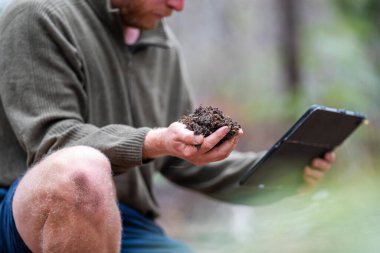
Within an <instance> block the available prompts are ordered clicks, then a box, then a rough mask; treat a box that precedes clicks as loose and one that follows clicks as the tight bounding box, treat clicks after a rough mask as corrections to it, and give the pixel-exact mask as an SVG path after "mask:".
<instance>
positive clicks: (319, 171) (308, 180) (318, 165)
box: [300, 152, 335, 192]
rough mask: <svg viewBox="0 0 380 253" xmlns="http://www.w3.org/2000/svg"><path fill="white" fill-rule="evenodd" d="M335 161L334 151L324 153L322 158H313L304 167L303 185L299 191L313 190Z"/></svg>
mask: <svg viewBox="0 0 380 253" xmlns="http://www.w3.org/2000/svg"><path fill="white" fill-rule="evenodd" d="M334 161H335V153H334V152H330V153H326V154H325V156H324V157H323V158H315V159H314V160H313V161H312V162H311V164H310V165H309V166H306V167H305V168H304V174H303V178H304V181H305V185H304V186H303V187H302V188H301V189H300V191H301V192H308V191H311V190H314V189H315V187H316V186H317V184H318V182H319V181H320V180H321V179H322V178H323V177H324V175H325V174H326V172H328V171H329V170H330V169H331V167H332V164H333V163H334Z"/></svg>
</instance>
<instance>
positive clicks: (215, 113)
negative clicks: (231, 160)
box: [179, 106, 241, 146]
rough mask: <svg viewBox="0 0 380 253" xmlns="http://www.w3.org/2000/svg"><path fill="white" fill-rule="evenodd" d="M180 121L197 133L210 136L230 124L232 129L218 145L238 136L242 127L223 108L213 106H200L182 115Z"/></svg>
mask: <svg viewBox="0 0 380 253" xmlns="http://www.w3.org/2000/svg"><path fill="white" fill-rule="evenodd" d="M179 122H181V123H183V124H185V125H186V128H187V129H189V130H191V131H194V133H195V134H196V135H199V134H202V135H203V136H204V137H207V136H209V135H210V134H212V133H213V132H215V131H216V130H218V129H219V128H221V127H223V126H228V127H229V128H230V131H229V132H228V133H227V135H226V136H225V137H224V138H223V139H222V140H221V141H220V142H219V143H218V144H217V146H218V145H220V144H222V143H223V142H225V141H226V140H229V139H231V138H232V137H234V136H236V135H237V134H238V133H239V129H240V128H241V126H240V125H239V124H238V123H237V122H235V121H233V120H232V119H231V118H230V117H228V116H227V115H225V114H224V113H223V112H222V111H221V110H219V109H218V108H216V107H211V106H207V107H203V106H199V107H198V108H197V109H196V110H195V111H194V113H192V114H189V115H187V116H182V117H181V119H180V120H179Z"/></svg>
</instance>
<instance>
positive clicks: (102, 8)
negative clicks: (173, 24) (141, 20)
mask: <svg viewBox="0 0 380 253" xmlns="http://www.w3.org/2000/svg"><path fill="white" fill-rule="evenodd" d="M86 1H87V3H88V4H89V5H90V6H91V7H92V8H93V10H94V11H95V12H96V15H98V16H99V18H100V19H101V20H102V21H103V22H104V23H105V24H106V25H107V26H108V27H109V28H110V29H111V30H113V31H115V32H117V33H119V35H120V37H121V38H123V39H124V36H123V27H122V23H121V17H120V11H119V9H116V8H113V7H112V5H111V0H86ZM135 46H136V47H144V46H159V47H165V48H167V47H170V42H169V36H168V28H167V25H166V24H165V21H162V22H160V24H159V25H158V26H157V28H155V29H153V30H149V31H142V33H141V35H140V38H139V39H138V40H137V42H136V44H135Z"/></svg>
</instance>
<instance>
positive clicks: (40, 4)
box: [0, 0, 77, 28]
mask: <svg viewBox="0 0 380 253" xmlns="http://www.w3.org/2000/svg"><path fill="white" fill-rule="evenodd" d="M76 1H77V0H13V1H10V3H9V5H8V6H7V7H6V8H5V10H4V11H3V12H2V13H1V15H0V28H5V27H7V26H8V25H9V24H11V23H13V21H15V20H19V21H20V22H23V23H26V24H27V23H28V21H30V22H32V21H33V20H36V19H37V20H42V19H44V20H45V19H52V17H59V16H62V14H63V13H65V12H66V13H69V12H68V11H65V10H67V9H68V8H70V6H73V5H75V2H76Z"/></svg>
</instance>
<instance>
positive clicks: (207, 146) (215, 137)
mask: <svg viewBox="0 0 380 253" xmlns="http://www.w3.org/2000/svg"><path fill="white" fill-rule="evenodd" d="M229 131H230V128H229V127H227V126H224V127H221V128H219V129H218V130H216V131H215V132H214V133H212V134H211V135H209V136H207V137H206V138H205V139H204V141H203V143H202V146H201V147H200V150H199V151H200V152H201V153H207V152H208V151H210V150H211V149H213V148H214V147H215V146H216V144H218V143H219V141H221V140H222V139H223V138H224V136H226V134H228V132H229Z"/></svg>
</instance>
